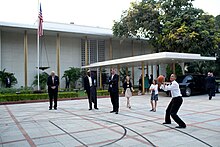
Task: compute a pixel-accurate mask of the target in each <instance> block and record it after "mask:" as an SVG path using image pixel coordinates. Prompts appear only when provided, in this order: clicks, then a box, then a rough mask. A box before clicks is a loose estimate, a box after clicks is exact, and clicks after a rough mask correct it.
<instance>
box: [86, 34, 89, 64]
mask: <svg viewBox="0 0 220 147" xmlns="http://www.w3.org/2000/svg"><path fill="white" fill-rule="evenodd" d="M88 64H89V62H88V38H87V36H86V37H85V65H88Z"/></svg>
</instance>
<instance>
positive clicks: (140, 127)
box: [0, 94, 220, 147]
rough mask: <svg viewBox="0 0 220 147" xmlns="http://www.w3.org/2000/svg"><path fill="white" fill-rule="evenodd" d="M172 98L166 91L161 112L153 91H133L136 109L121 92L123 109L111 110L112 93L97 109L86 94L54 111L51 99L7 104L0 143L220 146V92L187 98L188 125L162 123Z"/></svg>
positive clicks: (0, 119) (0, 118)
mask: <svg viewBox="0 0 220 147" xmlns="http://www.w3.org/2000/svg"><path fill="white" fill-rule="evenodd" d="M169 100H170V97H165V96H162V95H160V96H159V102H158V109H157V112H150V111H149V110H150V103H149V95H145V96H134V97H132V100H131V103H132V108H131V109H128V108H126V106H125V104H126V99H125V98H123V97H121V98H120V112H119V114H113V113H109V111H110V110H111V109H112V107H111V103H110V99H109V98H100V99H98V106H99V110H91V111H89V110H88V102H87V100H85V99H84V100H71V101H60V102H58V110H51V111H49V110H48V103H47V102H43V103H28V104H14V105H1V106H0V147H9V146H10V147H11V146H19V147H20V146H21V147H26V146H27V147H28V146H39V147H49V146H53V147H62V146H66V147H73V146H76V147H84V146H93V147H98V146H110V147H112V146H113V147H122V146H126V147H128V146H129V147H132V146H134V147H136V146H138V147H141V146H143V147H146V146H147V147H148V146H149V147H151V146H159V147H185V146H193V147H196V146H198V147H207V146H210V147H211V146H213V147H220V94H217V95H216V97H215V98H213V99H212V100H211V101H210V100H208V97H207V95H200V96H191V97H185V98H184V104H183V105H182V107H181V109H180V111H179V116H180V117H181V118H182V119H183V120H184V121H185V122H186V124H187V128H186V129H175V126H176V124H175V122H172V124H171V125H162V124H161V123H162V122H163V121H164V112H165V109H166V106H167V104H168V103H169Z"/></svg>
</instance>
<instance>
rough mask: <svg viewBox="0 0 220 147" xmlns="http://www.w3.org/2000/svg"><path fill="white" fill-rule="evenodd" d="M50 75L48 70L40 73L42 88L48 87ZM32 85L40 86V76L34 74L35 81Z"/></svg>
mask: <svg viewBox="0 0 220 147" xmlns="http://www.w3.org/2000/svg"><path fill="white" fill-rule="evenodd" d="M48 76H49V75H48V73H46V72H42V73H40V74H39V86H40V89H41V90H45V89H46V85H47V78H48ZM32 86H38V76H37V75H35V76H34V81H33V83H32Z"/></svg>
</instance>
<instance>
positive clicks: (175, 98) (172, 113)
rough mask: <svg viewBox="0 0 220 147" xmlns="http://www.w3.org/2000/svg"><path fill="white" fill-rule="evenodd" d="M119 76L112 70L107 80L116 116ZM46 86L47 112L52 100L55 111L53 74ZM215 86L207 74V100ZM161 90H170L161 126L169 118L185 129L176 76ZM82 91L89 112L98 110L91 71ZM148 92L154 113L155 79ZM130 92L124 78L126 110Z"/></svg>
mask: <svg viewBox="0 0 220 147" xmlns="http://www.w3.org/2000/svg"><path fill="white" fill-rule="evenodd" d="M118 83H119V75H118V74H116V70H115V69H114V68H112V69H111V75H110V77H109V79H108V84H109V88H108V91H109V93H110V98H111V103H112V107H113V109H112V110H111V111H110V113H115V114H118V112H119V87H118ZM47 85H48V94H49V99H50V103H49V104H50V105H49V110H51V109H52V102H53V100H54V109H55V110H56V109H57V95H58V86H59V78H58V76H56V75H55V72H54V71H52V72H51V75H50V76H49V77H48V80H47ZM214 86H215V78H214V76H213V73H211V72H209V73H208V76H207V78H206V88H207V91H208V94H209V100H211V99H212V96H214V94H215V91H214ZM160 88H161V89H163V90H165V91H167V90H170V92H171V96H172V99H171V101H170V103H169V104H168V106H167V108H166V114H165V122H164V123H163V124H171V119H170V117H172V118H173V120H174V121H175V122H176V123H177V124H178V126H177V127H176V128H186V124H185V123H184V121H183V120H182V119H181V118H180V117H179V116H178V115H177V112H178V110H179V109H180V107H181V105H182V103H183V99H182V94H181V91H180V88H179V84H178V83H177V82H176V75H175V74H171V76H170V83H166V82H163V83H161V86H160ZM84 90H85V92H86V93H87V96H88V101H89V110H92V103H93V104H94V109H97V110H98V107H97V93H96V86H95V79H94V77H93V76H92V75H91V71H90V70H88V71H87V75H86V76H85V77H84ZM149 90H150V93H151V100H150V103H151V107H152V109H151V110H150V111H152V112H156V106H157V101H158V84H157V79H154V80H153V81H152V84H151V85H150V86H149ZM132 92H134V89H133V86H132V83H131V81H130V78H129V76H126V78H125V82H124V84H123V91H122V93H123V94H124V95H125V97H126V98H127V108H129V109H130V108H131V104H130V97H131V96H132Z"/></svg>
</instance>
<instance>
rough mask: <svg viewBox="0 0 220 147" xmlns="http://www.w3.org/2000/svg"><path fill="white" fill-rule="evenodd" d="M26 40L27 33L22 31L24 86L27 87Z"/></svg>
mask: <svg viewBox="0 0 220 147" xmlns="http://www.w3.org/2000/svg"><path fill="white" fill-rule="evenodd" d="M27 42H28V40H27V31H26V30H25V31H24V86H25V87H27V74H28V72H27V71H28V43H27Z"/></svg>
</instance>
